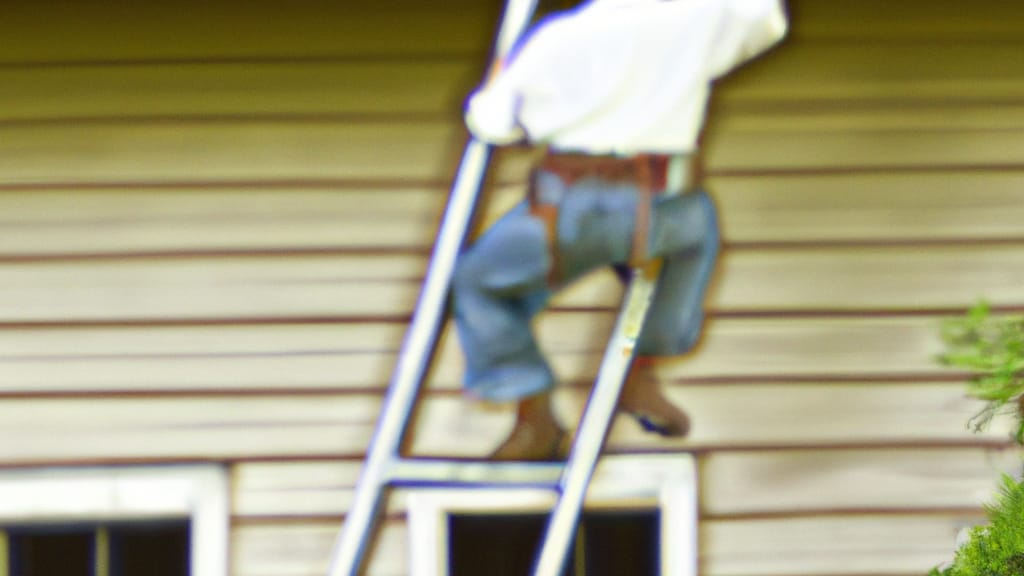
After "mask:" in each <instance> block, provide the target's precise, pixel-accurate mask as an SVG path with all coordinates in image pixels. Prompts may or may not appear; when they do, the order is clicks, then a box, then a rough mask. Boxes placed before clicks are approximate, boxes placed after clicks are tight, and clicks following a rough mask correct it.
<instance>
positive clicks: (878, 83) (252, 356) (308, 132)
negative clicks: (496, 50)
mask: <svg viewBox="0 0 1024 576" xmlns="http://www.w3.org/2000/svg"><path fill="white" fill-rule="evenodd" d="M790 6H791V11H792V13H793V30H792V35H791V38H790V39H789V40H788V41H787V43H786V44H785V45H784V46H783V47H781V48H780V49H778V50H777V51H775V52H773V53H772V54H771V55H770V56H768V57H766V58H764V59H763V60H761V61H759V62H757V63H756V64H755V65H752V66H750V67H748V68H746V69H744V70H743V71H742V72H741V73H739V74H738V75H736V76H735V77H733V78H730V79H728V80H727V81H725V82H724V83H723V84H722V85H721V86H720V89H719V91H718V93H717V95H716V97H715V100H714V102H713V105H712V121H711V122H710V125H709V134H708V149H707V158H708V162H709V180H708V185H709V188H710V190H711V191H712V192H713V194H714V195H715V197H716V199H717V201H718V202H719V204H720V208H721V216H722V225H723V229H724V240H725V250H724V254H723V258H722V262H721V264H720V267H719V269H718V272H717V277H716V280H715V285H714V288H713V290H712V293H711V295H710V301H709V309H710V315H709V320H708V327H707V334H706V337H705V338H704V341H703V342H702V344H701V345H700V347H699V348H698V349H697V350H696V351H695V352H694V353H692V354H690V355H689V356H687V357H685V358H682V359H680V360H679V361H678V362H674V363H672V364H671V365H668V366H665V367H663V369H662V371H661V376H662V377H663V378H664V380H665V382H666V383H667V384H668V387H669V394H670V395H671V396H672V397H673V398H674V399H676V400H678V401H679V403H680V404H681V405H683V406H685V407H686V408H687V409H688V410H689V411H690V413H691V414H692V416H693V418H694V430H693V434H692V436H691V437H690V438H688V439H686V440H683V441H674V442H666V441H664V440H661V439H658V438H652V437H650V436H646V435H644V434H643V433H642V432H641V431H640V430H639V429H638V428H636V427H635V426H634V425H633V424H632V423H631V422H627V421H621V422H618V423H617V424H616V426H615V428H614V430H613V432H612V435H611V438H610V442H609V449H610V450H613V451H616V452H631V451H659V452H666V453H671V452H676V451H685V452H694V453H696V454H697V455H698V459H699V464H700V477H701V518H702V520H701V526H700V529H701V546H702V563H701V570H702V574H703V575H705V576H755V575H768V574H777V575H795V574H815V575H829V576H852V575H854V574H858V575H862V574H888V575H894V574H908V575H909V574H921V573H922V572H925V571H926V570H927V569H928V568H929V567H931V566H933V565H935V564H938V563H939V562H942V561H943V560H946V559H948V558H949V557H951V555H952V550H953V542H954V538H955V535H956V533H957V531H958V530H959V529H960V528H961V527H962V526H964V525H967V524H969V523H971V522H975V521H977V520H978V519H979V518H980V517H981V503H982V502H984V501H985V500H986V499H987V498H988V496H989V495H990V493H991V490H992V488H993V487H994V486H995V484H996V481H997V479H998V475H999V473H1000V472H1002V471H1016V470H1018V469H1019V468H1020V464H1019V456H1018V455H1017V453H1016V452H1015V451H1014V450H1012V449H1011V448H1010V445H1009V443H1008V440H1007V435H1006V427H1005V426H1002V427H999V426H997V427H996V428H995V429H993V430H990V431H989V432H987V433H984V434H980V435H976V434H973V433H971V432H970V431H969V430H968V429H967V428H966V422H967V420H968V418H969V417H970V416H971V414H972V413H973V412H974V410H975V409H976V408H977V405H976V404H975V403H974V402H972V401H970V400H968V399H965V398H964V396H963V386H962V381H963V377H964V375H963V374H958V373H955V372H951V371H949V370H947V369H943V368H941V367H940V366H938V365H937V364H936V362H935V359H934V356H935V355H936V354H937V353H938V352H939V351H940V349H941V347H940V343H939V340H938V334H939V332H938V328H939V324H940V321H941V320H942V318H944V317H947V316H950V315H955V314H957V313H959V312H960V311H962V310H964V309H965V308H966V307H968V306H970V305H971V304H972V303H973V302H975V301H976V299H978V298H980V297H985V298H987V299H988V300H989V301H990V302H992V303H993V304H994V305H995V306H996V307H997V308H999V309H1019V308H1020V307H1021V306H1024V234H1022V232H1024V225H1022V224H1021V222H1024V173H1022V171H1021V167H1022V166H1024V143H1022V142H1024V140H1022V138H1021V136H1022V132H1024V107H1022V105H1021V102H1022V101H1024V98H1022V97H1024V60H1022V59H1021V58H1020V57H1019V55H1020V53H1021V50H1022V48H1024V40H1022V39H1024V5H1021V4H1020V3H1009V2H999V1H997V0H978V1H975V2H971V3H957V4H954V3H952V2H935V1H930V2H925V1H923V0H895V1H894V0H861V1H859V2H844V1H842V0H800V1H798V0H791V1H790ZM499 14H500V5H499V3H497V2H494V1H489V2H475V1H470V0H446V1H445V2H443V3H440V2H435V3H427V2H414V1H412V0H380V1H378V2H373V3H363V4H360V5H359V6H352V5H350V3H338V2H328V1H326V0H316V1H314V0H305V1H301V2H290V3H271V2H254V3H245V4H244V6H243V4H242V3H228V2H226V1H225V0H216V1H212V2H203V3H199V2H195V3H184V4H181V3H177V4H168V5H166V6H163V7H156V6H148V7H146V8H145V9H138V8H133V7H131V6H128V5H121V6H117V5H110V6H103V5H95V6H89V7H88V8H87V7H85V6H84V5H82V6H79V5H72V4H66V5H58V4H52V5H51V4H41V3H32V2H8V3H4V4H3V5H0V38H2V39H3V41H2V42H0V398H2V401H0V467H2V468H9V469H23V468H36V467H46V466H86V465H87V466H117V465H125V464H173V463H196V462H214V463H219V464H223V465H224V466H225V467H227V468H228V469H229V471H230V474H231V477H232V505H231V533H232V540H231V541H232V550H231V557H232V569H231V570H232V573H233V574H234V575H236V576H262V575H268V576H269V575H275V576H282V575H295V576H299V575H302V576H306V575H309V576H312V575H315V574H322V573H323V572H324V569H325V566H326V563H327V559H328V555H329V551H330V546H331V543H332V541H333V539H334V537H335V535H336V533H337V530H338V528H339V526H340V523H341V521H342V519H343V517H344V513H345V511H346V508H347V506H348V503H349V502H350V501H351V497H352V488H353V485H354V482H355V478H356V477H357V474H358V471H359V466H360V463H361V458H362V456H363V454H364V451H365V449H366V446H367V442H368V441H369V438H370V435H371V433H372V430H373V425H374V422H375V416H376V414H377V410H378V408H379V406H380V399H381V395H382V393H383V391H384V389H385V386H386V383H387V381H388V378H389V376H390V369H391V366H392V364H393V362H394V360H395V355H396V352H397V349H398V345H399V342H400V340H401V338H402V335H403V333H404V329H405V327H406V322H407V320H408V317H409V315H410V313H411V312H412V307H413V305H414V302H415V298H416V295H417V291H418V287H419V283H418V280H419V279H420V278H421V275H422V272H423V270H424V268H425V264H426V256H425V254H426V251H427V250H428V248H429V246H430V244H431V242H432V240H433V238H434V234H435V231H436V230H435V228H436V225H437V221H438V218H439V215H440V211H441V210H442V208H443V204H444V200H445V197H446V194H447V186H448V183H449V181H450V180H451V178H452V175H453V174H454V170H455V167H456V164H457V161H458V157H459V153H460V151H461V146H462V144H463V142H464V140H465V131H464V129H463V128H462V126H461V123H460V118H459V108H460V104H461V101H462V99H463V97H464V95H465V94H466V92H467V91H468V90H469V89H471V88H472V87H473V86H474V84H475V82H476V81H477V79H478V78H479V77H480V76H481V74H482V71H483V69H484V66H485V63H486V58H487V52H488V42H489V39H490V36H491V34H492V32H493V29H494V27H495V25H496V21H497V18H498V16H499ZM526 162H527V157H526V155H525V154H523V153H522V152H516V151H512V152H508V153H503V154H501V155H500V157H499V162H498V165H497V167H496V170H495V174H494V178H493V180H494V185H493V190H492V193H491V195H490V200H489V203H488V208H487V213H486V214H485V215H484V216H483V220H484V221H489V220H492V219H493V218H494V217H495V215H496V214H498V213H500V211H501V210H502V209H503V208H505V207H507V206H509V205H510V204H511V203H513V202H514V201H516V199H517V198H519V197H520V196H521V194H522V192H523V187H524V177H525V169H526V166H527V164H526ZM618 297H619V291H618V289H617V288H616V287H615V283H614V280H613V279H612V278H611V277H610V276H607V275H600V274H598V275H597V276H595V277H594V278H592V279H590V280H588V281H586V282H584V283H582V284H580V285H579V286H576V287H574V288H573V289H571V290H570V291H569V292H568V293H567V294H565V295H564V296H562V297H560V298H559V300H558V301H557V303H556V306H555V308H554V309H553V311H551V312H550V313H549V314H547V315H546V316H545V317H544V319H542V320H541V321H540V322H539V324H538V330H539V334H540V338H541V340H542V341H543V342H544V344H545V346H546V348H547V349H548V350H549V351H550V352H551V354H552V358H553V361H554V364H555V366H556V369H557V371H558V372H559V374H560V375H561V376H562V378H563V380H564V381H565V382H566V385H565V386H563V387H562V388H561V390H560V391H559V393H558V403H559V409H560V415H561V416H562V417H563V418H564V419H565V421H566V422H567V423H571V422H573V421H574V419H576V418H578V415H579V411H580V409H581V406H582V404H583V402H584V400H585V393H586V387H585V386H584V385H583V383H584V382H585V381H586V379H587V378H588V377H589V376H592V375H593V372H594V370H595V368H596V364H597V359H598V355H599V354H600V350H601V347H602V346H603V338H604V336H605V335H606V334H607V332H608V329H609V327H610V323H611V319H612V315H613V311H614V307H615V305H616V302H617V299H618ZM595 308H596V309H598V310H599V311H598V312H594V311H593V310H594V309H595ZM581 334H585V335H587V336H585V337H583V338H579V337H578V335H581ZM459 376H460V356H459V352H458V349H457V343H456V341H455V338H454V337H452V335H448V337H447V338H446V339H445V341H444V343H443V345H442V346H441V349H440V352H439V356H438V362H437V365H436V370H435V374H434V376H433V378H432V380H431V382H430V385H429V387H428V390H427V393H426V394H425V397H424V400H423V404H422V412H421V417H420V418H419V421H418V423H417V428H416V430H415V438H414V442H413V450H414V451H415V452H416V453H417V454H429V455H441V454H444V455H456V456H474V455H481V454H484V453H486V451H487V450H488V449H489V448H490V447H491V446H492V445H494V444H495V443H496V442H497V441H498V440H499V439H500V438H501V437H502V436H503V434H504V432H505V431H506V430H507V429H508V427H509V426H510V425H511V420H512V414H511V412H509V411H502V410H493V409H488V410H484V409H481V408H479V407H476V406H474V405H472V404H471V403H469V402H468V401H465V400H464V399H463V398H462V397H461V396H460V395H459V394H458V380H459ZM0 472H2V471H0ZM403 513H404V504H403V500H402V499H401V497H399V498H396V499H395V500H394V501H393V502H392V506H391V508H390V509H389V516H388V521H387V523H386V527H385V529H384V530H383V533H382V535H381V540H380V543H379V544H378V546H377V548H376V551H375V554H374V560H373V562H372V565H371V567H370V573H371V574H375V575H381V576H383V575H388V576H393V575H399V574H404V573H405V572H406V570H407V569H406V565H405V553H406V533H405V528H404V525H403V523H402V518H403Z"/></svg>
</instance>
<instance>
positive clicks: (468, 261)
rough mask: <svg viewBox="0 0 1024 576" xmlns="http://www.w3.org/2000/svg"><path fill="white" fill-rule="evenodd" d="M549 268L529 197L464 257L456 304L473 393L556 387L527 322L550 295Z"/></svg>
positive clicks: (502, 395)
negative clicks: (530, 209) (548, 284)
mask: <svg viewBox="0 0 1024 576" xmlns="http://www.w3.org/2000/svg"><path fill="white" fill-rule="evenodd" d="M550 267H551V258H550V256H549V254H548V248H547V244H546V231H545V229H544V225H543V224H542V223H541V222H540V221H539V220H538V219H536V218H534V217H533V216H531V215H530V213H529V210H528V207H527V205H526V204H525V203H522V204H520V205H519V206H516V207H515V208H513V209H512V210H511V211H509V212H508V213H507V214H506V215H505V216H503V217H502V218H501V219H500V220H499V221H498V222H497V223H495V224H494V225H493V226H492V227H491V228H490V229H489V230H488V231H487V232H486V233H485V234H484V235H483V236H482V237H481V238H480V239H479V240H478V241H477V242H476V243H475V244H474V245H473V246H472V247H471V248H470V249H469V250H468V251H466V252H465V253H464V254H462V255H461V256H460V258H459V260H458V262H457V265H456V270H455V276H454V279H453V284H452V293H453V299H452V303H453V310H454V317H455V324H456V328H457V331H458V334H459V340H460V342H461V344H462V349H463V352H464V354H465V358H466V372H465V382H464V384H465V387H466V389H467V390H468V391H469V392H470V393H472V394H474V395H476V396H478V397H480V398H483V399H486V400H492V401H496V402H500V401H507V400H514V399H518V398H522V397H526V396H532V395H534V394H537V393H539V392H542V391H544V390H547V389H549V388H551V387H552V386H554V375H553V373H552V371H551V368H550V367H549V366H548V363H547V362H546V361H545V359H544V357H543V356H542V355H541V353H540V349H539V348H538V345H537V342H536V339H535V338H534V335H533V332H532V330H531V327H530V320H531V319H532V317H533V316H534V315H535V314H536V313H537V312H538V311H540V310H541V309H542V308H543V307H544V306H545V305H546V304H547V301H548V299H549V297H550V291H549V288H548V286H547V276H548V271H549V269H550Z"/></svg>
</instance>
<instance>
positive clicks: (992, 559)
mask: <svg viewBox="0 0 1024 576" xmlns="http://www.w3.org/2000/svg"><path fill="white" fill-rule="evenodd" d="M985 511H986V513H987V515H988V519H989V523H988V524H987V525H985V526H976V527H974V528H972V529H971V533H970V539H969V540H968V541H967V543H966V544H964V546H963V547H962V548H960V550H958V551H957V553H956V557H955V559H954V560H953V564H952V565H950V566H949V567H948V568H946V569H944V570H938V569H936V570H933V571H932V572H931V576H1022V575H1024V482H1020V483H1018V482H1017V481H1016V480H1014V479H1013V478H1010V477H1009V476H1004V477H1003V485H1002V488H1001V490H1000V494H999V497H998V499H997V501H996V502H995V503H994V504H992V505H990V506H987V507H986V509H985Z"/></svg>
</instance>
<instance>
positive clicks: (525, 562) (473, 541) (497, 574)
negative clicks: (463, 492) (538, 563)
mask: <svg viewBox="0 0 1024 576" xmlns="http://www.w3.org/2000/svg"><path fill="white" fill-rule="evenodd" d="M546 522H547V515H540V514H516V515H503V516H479V515H469V514H467V515H451V516H449V517H448V533H449V543H450V546H451V547H450V549H449V551H448V568H449V573H450V575H451V576H479V575H480V574H486V575H487V576H523V575H524V574H529V573H530V570H531V568H532V567H533V560H534V556H535V555H536V553H537V546H538V545H539V544H540V536H541V532H542V531H543V530H544V524H545V523H546ZM570 557H571V552H570ZM574 573H575V572H574V567H573V566H570V567H569V568H568V569H566V570H565V571H564V572H563V574H564V576H569V575H571V574H574Z"/></svg>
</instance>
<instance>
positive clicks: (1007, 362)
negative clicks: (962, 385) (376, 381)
mask: <svg viewBox="0 0 1024 576" xmlns="http://www.w3.org/2000/svg"><path fill="white" fill-rule="evenodd" d="M942 339H943V342H944V343H945V344H946V352H945V353H944V354H943V355H942V356H941V361H942V362H943V363H944V364H946V365H949V366H956V367H959V368H964V369H966V370H968V371H970V372H971V374H972V376H971V380H970V382H968V384H967V393H968V395H970V396H972V397H974V398H977V399H979V400H982V401H984V402H985V405H984V407H983V408H982V409H981V411H980V412H978V414H976V415H975V416H974V417H973V418H972V419H971V422H970V424H971V425H972V426H973V427H974V430H975V431H980V430H982V429H984V428H985V427H986V426H988V424H989V423H990V422H991V421H992V419H993V418H995V417H996V416H998V415H1000V414H1012V415H1013V416H1014V417H1015V418H1016V419H1017V429H1016V434H1015V437H1016V440H1017V443H1018V444H1024V318H1020V317H1008V316H1004V317H998V318H997V317H993V316H992V314H991V310H990V309H989V307H988V306H987V305H986V304H984V303H982V304H979V305H977V306H975V307H974V308H973V309H971V310H970V311H969V312H968V313H967V314H966V315H965V316H964V317H961V318H955V319H952V320H949V321H947V322H946V323H945V324H944V325H943V329H942ZM985 511H986V514H987V515H988V520H989V521H988V524H986V525H983V526H976V527H974V528H972V529H971V531H970V534H969V538H968V540H967V542H966V543H965V544H964V545H963V546H962V547H961V548H960V550H958V551H957V553H956V557H955V558H954V560H953V563H952V564H951V565H950V566H949V567H948V568H946V569H944V570H939V569H936V570H933V571H932V572H931V576H1024V482H1020V483H1018V482H1017V481H1016V480H1014V479H1013V478H1011V477H1009V476H1004V477H1003V485H1002V488H1001V490H1000V494H999V497H998V498H997V500H996V502H995V503H994V504H993V505H990V506H986V508H985Z"/></svg>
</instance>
